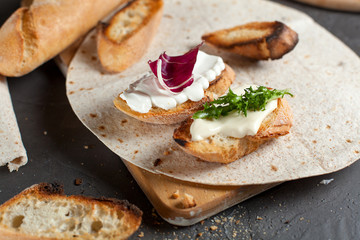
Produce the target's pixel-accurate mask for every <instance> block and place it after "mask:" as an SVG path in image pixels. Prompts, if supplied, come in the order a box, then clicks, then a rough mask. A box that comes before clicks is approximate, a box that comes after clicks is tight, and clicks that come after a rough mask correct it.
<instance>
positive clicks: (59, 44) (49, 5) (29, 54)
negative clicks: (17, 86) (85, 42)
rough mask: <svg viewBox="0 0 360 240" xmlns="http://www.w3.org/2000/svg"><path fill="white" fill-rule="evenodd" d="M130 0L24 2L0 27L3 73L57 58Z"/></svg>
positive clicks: (15, 72) (29, 68)
mask: <svg viewBox="0 0 360 240" xmlns="http://www.w3.org/2000/svg"><path fill="white" fill-rule="evenodd" d="M126 1H127V0H77V1H73V0H58V1H49V0H33V1H25V2H23V5H24V7H21V8H19V9H18V10H16V11H15V12H14V13H13V14H12V15H11V16H10V18H9V19H8V20H7V21H6V22H5V23H4V24H3V26H2V27H1V29H0V74H2V75H4V76H22V75H24V74H26V73H28V72H30V71H32V70H33V69H35V68H36V67H38V66H39V65H41V64H42V63H44V62H45V61H47V60H49V59H51V58H53V57H54V56H55V55H56V54H58V53H59V52H61V51H62V50H63V49H65V48H66V47H67V46H69V45H70V44H71V43H73V42H74V41H75V40H76V39H77V38H79V37H80V36H82V35H83V34H85V33H86V32H87V31H89V30H90V28H92V27H93V26H95V25H96V24H97V22H98V21H99V20H100V19H102V18H104V17H105V16H106V15H107V14H109V13H110V12H111V11H112V10H113V9H114V8H116V7H118V6H120V5H121V4H123V3H125V2H126Z"/></svg>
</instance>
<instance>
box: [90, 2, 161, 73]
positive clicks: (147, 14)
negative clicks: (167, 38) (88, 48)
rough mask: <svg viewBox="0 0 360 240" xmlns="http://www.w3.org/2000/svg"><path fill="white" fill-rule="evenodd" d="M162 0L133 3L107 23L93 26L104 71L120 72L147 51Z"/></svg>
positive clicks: (157, 22)
mask: <svg viewBox="0 0 360 240" xmlns="http://www.w3.org/2000/svg"><path fill="white" fill-rule="evenodd" d="M162 9H163V1H162V0H135V1H133V2H131V3H130V4H129V5H128V6H126V7H125V8H123V9H121V10H120V11H118V12H117V13H116V14H115V15H114V16H113V17H112V18H111V20H110V23H109V24H105V23H99V24H98V26H97V52H98V56H99V59H100V62H101V65H102V66H103V68H104V69H105V70H107V71H108V72H112V73H116V72H121V71H123V70H125V69H126V68H128V67H129V66H131V65H132V64H134V63H136V62H137V61H138V60H139V59H140V58H141V57H142V56H143V55H144V54H145V52H146V51H147V49H148V47H149V45H150V43H151V40H152V39H153V37H154V35H155V33H156V31H157V28H158V25H159V23H160V20H161V16H162Z"/></svg>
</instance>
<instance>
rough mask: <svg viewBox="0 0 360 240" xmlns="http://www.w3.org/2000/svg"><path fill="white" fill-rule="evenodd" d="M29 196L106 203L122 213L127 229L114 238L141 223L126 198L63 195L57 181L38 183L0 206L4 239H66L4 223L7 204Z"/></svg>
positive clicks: (136, 210) (44, 199)
mask: <svg viewBox="0 0 360 240" xmlns="http://www.w3.org/2000/svg"><path fill="white" fill-rule="evenodd" d="M29 197H32V198H36V199H37V200H39V201H48V202H51V201H56V200H65V201H68V202H74V203H76V204H79V205H91V206H95V205H102V206H104V205H106V206H108V207H110V208H111V209H112V210H111V211H113V212H114V213H117V212H121V213H123V218H124V221H123V222H124V223H126V225H127V230H126V232H124V233H123V234H122V235H121V236H117V237H116V238H115V239H119V238H120V239H124V238H127V237H128V236H130V235H131V234H132V233H133V232H135V231H136V230H137V229H138V227H139V226H140V223H141V218H142V212H141V210H140V209H138V208H137V207H136V206H135V205H132V204H130V203H129V202H128V201H126V200H118V199H113V198H92V197H86V196H66V195H64V190H63V187H62V185H60V184H57V183H51V184H50V183H40V184H36V185H33V186H31V187H29V188H27V189H25V190H24V191H22V192H21V193H19V194H18V195H16V196H15V197H13V198H12V199H10V200H8V201H7V202H5V203H4V204H2V205H1V206H0V236H1V239H4V240H17V239H22V240H23V239H24V240H40V239H42V240H52V239H66V238H64V237H63V236H58V237H56V238H49V237H43V236H34V235H29V234H24V233H21V232H20V231H16V230H13V229H11V228H9V227H7V226H5V225H4V224H2V223H1V222H2V221H1V220H2V217H3V213H4V212H5V211H6V209H7V208H8V207H9V206H12V205H15V204H16V203H17V202H20V201H21V200H23V199H25V200H26V199H27V198H29ZM125 236H126V237H125ZM80 237H81V239H94V237H93V236H91V234H86V233H85V234H84V235H82V236H80Z"/></svg>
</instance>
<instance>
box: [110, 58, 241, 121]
mask: <svg viewBox="0 0 360 240" xmlns="http://www.w3.org/2000/svg"><path fill="white" fill-rule="evenodd" d="M234 79H235V73H234V71H233V70H232V68H231V67H230V66H228V65H227V64H225V69H224V70H223V71H222V72H221V73H220V75H219V76H217V77H216V78H215V79H214V80H213V81H211V82H210V85H209V87H208V88H207V89H206V90H205V92H204V95H205V96H204V97H203V98H202V99H201V100H200V101H197V102H193V101H191V100H188V101H186V102H184V103H182V104H180V105H178V106H176V107H175V108H172V109H169V110H164V109H162V108H158V107H154V106H153V107H152V108H151V109H150V111H149V112H147V113H139V112H136V111H134V110H132V109H131V108H130V107H129V106H128V105H127V103H126V101H125V100H123V99H122V98H120V95H121V94H119V95H118V96H117V97H116V98H115V100H114V104H115V106H116V108H118V109H119V110H120V111H122V112H124V113H125V114H127V115H129V116H132V117H134V118H136V119H138V120H140V121H143V122H149V123H156V124H173V123H179V122H182V121H184V120H185V119H186V118H187V117H189V116H191V115H192V114H194V113H195V112H197V111H199V110H201V109H202V108H203V105H204V104H205V103H206V102H210V101H213V100H214V98H216V97H217V96H220V95H223V94H224V93H225V92H226V91H227V90H228V89H229V87H230V85H231V84H232V82H233V81H234Z"/></svg>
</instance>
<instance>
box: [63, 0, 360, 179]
mask: <svg viewBox="0 0 360 240" xmlns="http://www.w3.org/2000/svg"><path fill="white" fill-rule="evenodd" d="M274 20H279V21H282V22H284V23H286V24H288V25H289V26H290V27H291V28H293V29H294V30H295V31H297V32H298V34H299V37H300V42H299V44H298V46H297V47H296V48H295V49H294V51H292V52H291V53H289V54H287V55H285V56H284V57H283V58H282V59H281V60H277V61H265V62H251V61H247V60H244V59H242V58H240V57H237V56H234V55H231V54H226V53H224V52H221V51H217V50H214V49H211V48H210V47H207V46H205V47H203V48H202V50H204V51H205V52H208V53H211V54H216V55H220V56H222V57H223V58H224V60H225V62H227V63H228V64H229V65H230V66H231V67H232V68H233V69H234V70H235V72H236V74H237V77H236V81H235V83H234V85H238V84H242V83H253V84H258V85H266V86H270V87H273V88H279V89H283V88H290V89H291V92H292V93H293V94H295V98H288V101H289V103H290V105H291V106H292V109H293V112H294V126H293V128H292V130H291V133H290V134H289V135H287V136H285V137H281V138H279V139H276V140H274V141H270V142H268V143H266V144H264V145H263V146H261V147H260V148H259V149H258V150H257V151H256V152H254V153H252V154H250V155H248V156H246V157H243V158H241V159H239V160H237V161H235V162H233V163H231V164H227V165H223V164H217V163H208V162H203V161H199V160H198V159H196V158H195V157H192V156H190V155H187V154H186V153H184V152H183V151H181V150H180V149H179V148H178V147H177V146H176V144H175V143H174V141H173V140H172V133H173V130H174V129H175V128H176V127H177V125H168V126H164V125H153V124H147V123H143V122H140V121H138V120H135V119H133V118H131V117H128V116H126V115H125V114H123V113H121V112H120V111H118V110H117V109H115V107H114V106H113V103H112V102H113V99H114V98H115V96H116V95H117V94H119V93H120V92H122V91H123V90H125V89H126V88H127V87H128V85H129V84H130V83H132V82H134V81H135V80H137V79H138V77H139V76H141V75H142V74H143V73H144V72H146V71H148V70H149V68H148V65H147V61H148V60H150V59H151V60H154V59H156V58H157V57H158V56H159V54H160V53H162V52H163V51H167V53H168V54H170V55H171V54H173V55H174V54H180V53H184V52H186V51H187V50H189V49H190V48H191V47H193V46H195V45H197V44H198V43H199V42H200V41H201V40H200V39H201V35H202V34H204V33H206V32H210V31H214V30H219V29H223V28H229V27H233V26H235V25H240V24H244V23H246V22H250V21H274ZM359 71H360V61H359V57H358V56H357V55H356V54H354V53H353V52H352V51H351V50H350V49H349V48H348V47H347V46H345V45H344V44H343V43H342V42H340V41H339V40H338V39H336V38H335V37H334V36H333V35H331V34H330V33H329V32H327V31H326V30H325V29H323V28H322V27H321V26H319V25H318V24H316V23H315V22H314V21H313V20H312V19H311V18H310V17H308V16H307V15H305V14H303V13H300V12H298V11H295V10H292V9H290V8H287V7H283V6H281V5H279V4H275V3H272V2H267V1H260V0H252V1H248V0H237V1H234V0H223V1H217V0H196V1H191V0H182V1H176V0H166V1H165V8H164V16H163V19H162V22H161V25H160V27H159V32H158V34H157V35H156V37H155V39H154V41H153V43H152V45H151V46H150V49H149V51H148V53H147V54H146V55H145V56H144V57H143V59H142V60H140V61H139V62H138V63H137V64H135V65H134V66H132V67H131V68H129V69H127V70H126V71H124V72H122V73H120V74H117V75H109V74H106V73H105V72H104V71H103V70H102V69H101V67H100V64H99V60H98V59H97V55H96V45H95V36H94V34H93V33H91V34H90V35H89V36H88V37H87V38H86V39H85V41H84V43H83V44H82V46H81V47H80V49H79V50H78V52H77V55H76V56H75V58H74V60H73V61H72V63H71V65H70V68H69V72H68V75H67V83H66V84H67V95H68V98H69V101H70V103H71V105H72V107H73V109H74V111H75V113H76V114H77V116H78V117H79V119H80V120H81V121H82V122H83V123H84V124H85V126H87V127H88V128H89V129H90V130H91V131H92V132H93V133H94V134H95V135H96V136H97V137H98V138H99V139H100V140H101V141H102V142H103V143H104V144H105V145H106V146H108V147H109V148H110V149H111V150H112V151H114V152H115V153H116V154H118V155H119V156H120V157H121V158H123V159H124V160H126V161H130V162H131V163H133V164H135V165H137V166H139V167H141V168H144V169H147V170H149V171H151V172H154V173H161V174H165V175H168V176H170V177H174V178H177V179H181V180H185V181H191V182H197V183H204V184H214V185H250V184H267V183H272V182H281V181H287V180H293V179H298V178H304V177H309V176H314V175H320V174H326V173H330V172H333V171H337V170H340V169H342V168H344V167H346V166H349V165H350V164H351V163H353V162H354V161H356V160H357V159H359V157H360V153H359V152H360V127H359V120H360V111H359V107H358V103H359V102H360V94H359V93H360V81H359V80H360V79H359V78H360V72H359ZM157 159H161V164H160V165H158V166H154V162H155V161H156V160H157Z"/></svg>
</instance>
